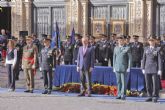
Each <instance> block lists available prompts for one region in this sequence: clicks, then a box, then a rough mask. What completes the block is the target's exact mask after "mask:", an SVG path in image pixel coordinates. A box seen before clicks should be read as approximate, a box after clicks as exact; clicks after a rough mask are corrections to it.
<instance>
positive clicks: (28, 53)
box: [22, 45, 38, 69]
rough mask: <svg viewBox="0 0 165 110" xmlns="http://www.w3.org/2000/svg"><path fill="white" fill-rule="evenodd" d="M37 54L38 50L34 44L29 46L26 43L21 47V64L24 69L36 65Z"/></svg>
mask: <svg viewBox="0 0 165 110" xmlns="http://www.w3.org/2000/svg"><path fill="white" fill-rule="evenodd" d="M37 54H38V50H37V47H36V46H35V45H31V46H30V47H28V45H26V46H25V47H24V48H23V56H22V65H23V68H24V69H25V68H26V69H30V68H32V66H33V65H34V66H35V67H37V60H36V59H37Z"/></svg>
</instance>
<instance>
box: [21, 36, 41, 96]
mask: <svg viewBox="0 0 165 110" xmlns="http://www.w3.org/2000/svg"><path fill="white" fill-rule="evenodd" d="M32 41H33V38H32V37H31V36H26V43H27V45H26V46H25V47H24V48H23V56H22V69H23V70H24V73H25V75H26V85H27V90H26V91H24V92H30V93H33V89H34V71H35V70H36V67H37V56H38V49H37V46H36V45H34V44H33V43H32Z"/></svg>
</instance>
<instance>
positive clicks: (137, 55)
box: [131, 35, 143, 67]
mask: <svg viewBox="0 0 165 110" xmlns="http://www.w3.org/2000/svg"><path fill="white" fill-rule="evenodd" d="M131 48H132V66H133V67H141V59H142V56H143V44H142V43H141V42H139V36H137V35H133V42H132V43H131Z"/></svg>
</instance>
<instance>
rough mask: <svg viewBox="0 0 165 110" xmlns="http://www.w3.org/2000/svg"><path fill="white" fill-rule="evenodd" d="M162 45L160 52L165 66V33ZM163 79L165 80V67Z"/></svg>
mask: <svg viewBox="0 0 165 110" xmlns="http://www.w3.org/2000/svg"><path fill="white" fill-rule="evenodd" d="M160 46H161V50H160V54H161V56H162V67H165V35H164V36H163V40H162V41H161V43H160ZM162 79H163V80H165V68H163V69H162Z"/></svg>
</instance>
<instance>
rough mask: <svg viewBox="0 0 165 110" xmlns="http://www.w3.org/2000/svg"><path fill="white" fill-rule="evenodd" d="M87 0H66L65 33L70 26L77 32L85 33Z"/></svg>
mask: <svg viewBox="0 0 165 110" xmlns="http://www.w3.org/2000/svg"><path fill="white" fill-rule="evenodd" d="M87 11H88V0H68V1H67V12H68V13H67V34H70V32H71V30H72V28H73V27H74V28H75V31H76V32H77V33H80V34H82V35H85V34H86V33H87V29H86V28H87V22H88V20H87V17H88V14H87Z"/></svg>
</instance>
